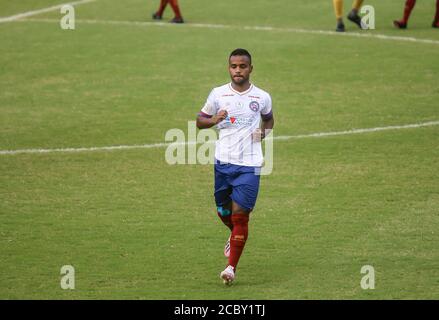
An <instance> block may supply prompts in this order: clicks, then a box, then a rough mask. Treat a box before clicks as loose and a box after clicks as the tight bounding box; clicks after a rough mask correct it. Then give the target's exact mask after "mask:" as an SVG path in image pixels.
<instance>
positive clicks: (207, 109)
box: [198, 89, 218, 118]
mask: <svg viewBox="0 0 439 320" xmlns="http://www.w3.org/2000/svg"><path fill="white" fill-rule="evenodd" d="M217 111H218V110H217V102H216V94H215V89H213V90H212V91H211V92H210V94H209V96H208V97H207V100H206V103H205V104H204V106H203V108H201V111H200V113H199V114H198V115H200V116H202V117H206V118H210V117H212V116H213V115H215V114H217Z"/></svg>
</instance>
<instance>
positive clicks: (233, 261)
mask: <svg viewBox="0 0 439 320" xmlns="http://www.w3.org/2000/svg"><path fill="white" fill-rule="evenodd" d="M248 220H249V215H248V214H232V224H233V231H232V236H231V237H230V256H229V265H231V266H232V267H233V269H235V270H236V266H237V265H238V261H239V258H240V257H241V254H242V251H243V250H244V246H245V242H246V241H247V237H248Z"/></svg>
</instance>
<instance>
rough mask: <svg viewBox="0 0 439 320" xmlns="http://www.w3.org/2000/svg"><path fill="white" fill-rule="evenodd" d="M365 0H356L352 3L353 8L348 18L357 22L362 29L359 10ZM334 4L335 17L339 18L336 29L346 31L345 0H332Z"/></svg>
mask: <svg viewBox="0 0 439 320" xmlns="http://www.w3.org/2000/svg"><path fill="white" fill-rule="evenodd" d="M363 1H364V0H354V2H353V3H352V10H351V12H349V14H348V19H349V20H350V21H352V22H353V23H355V24H356V25H357V26H358V27H359V28H360V29H362V26H361V17H360V16H359V15H358V11H359V10H360V8H361V5H362V4H363ZM332 3H333V5H334V11H335V17H336V19H337V28H336V29H335V31H337V32H345V26H344V23H343V0H332Z"/></svg>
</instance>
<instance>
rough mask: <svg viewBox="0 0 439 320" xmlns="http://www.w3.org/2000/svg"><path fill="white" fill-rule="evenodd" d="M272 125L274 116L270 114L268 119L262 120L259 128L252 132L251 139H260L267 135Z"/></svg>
mask: <svg viewBox="0 0 439 320" xmlns="http://www.w3.org/2000/svg"><path fill="white" fill-rule="evenodd" d="M273 127H274V117H273V116H271V117H270V118H269V119H266V120H262V124H261V128H258V129H256V130H255V132H253V141H255V142H257V141H261V140H263V139H264V138H265V137H266V136H268V135H269V134H270V132H271V130H272V129H273Z"/></svg>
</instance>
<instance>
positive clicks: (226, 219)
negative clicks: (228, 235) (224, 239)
mask: <svg viewBox="0 0 439 320" xmlns="http://www.w3.org/2000/svg"><path fill="white" fill-rule="evenodd" d="M216 213H217V215H218V217H219V218H220V219H221V221H222V222H223V223H224V224H225V225H226V226H227V227H228V228H229V229H230V231H232V230H233V224H232V215H231V214H229V215H227V216H223V215H221V213H219V212H218V211H217V212H216Z"/></svg>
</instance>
